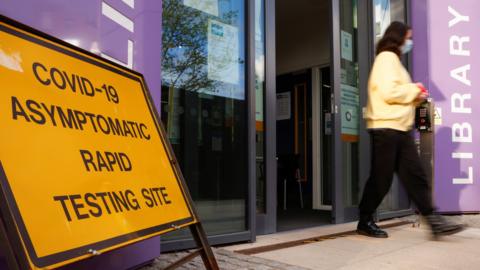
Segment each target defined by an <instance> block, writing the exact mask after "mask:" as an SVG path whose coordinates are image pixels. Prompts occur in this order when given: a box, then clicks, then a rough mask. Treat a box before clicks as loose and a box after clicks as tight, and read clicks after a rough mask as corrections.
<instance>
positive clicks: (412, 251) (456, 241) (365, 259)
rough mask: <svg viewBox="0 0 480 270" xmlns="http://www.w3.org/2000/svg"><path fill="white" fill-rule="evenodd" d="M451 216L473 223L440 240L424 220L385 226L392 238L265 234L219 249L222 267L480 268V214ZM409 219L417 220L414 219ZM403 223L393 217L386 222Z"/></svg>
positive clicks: (164, 260)
mask: <svg viewBox="0 0 480 270" xmlns="http://www.w3.org/2000/svg"><path fill="white" fill-rule="evenodd" d="M452 219H455V220H458V221H462V222H464V223H467V224H469V225H470V226H472V227H469V228H468V229H466V230H465V231H463V232H461V233H459V234H456V235H452V236H448V237H444V238H442V239H441V240H434V239H432V237H431V235H430V231H429V228H428V226H426V225H425V224H422V225H421V226H420V227H412V225H411V224H409V225H402V226H397V227H391V228H388V229H386V230H387V232H388V233H389V235H390V237H389V238H387V239H375V238H369V237H365V236H360V235H356V234H354V233H353V234H352V233H350V234H348V233H347V234H346V235H342V236H339V235H338V233H341V232H349V231H352V230H354V229H355V223H347V224H341V225H335V226H323V227H316V228H309V229H304V230H297V231H291V232H284V233H277V234H272V235H266V236H260V237H258V239H257V242H256V243H248V244H240V245H233V246H228V247H222V248H216V249H215V253H216V257H217V261H218V262H219V265H220V268H221V269H228V270H230V269H265V270H274V269H278V270H283V269H285V270H287V269H291V270H303V269H314V270H330V269H341V270H350V269H352V270H353V269H355V270H362V269H382V270H383V269H386V270H390V269H392V270H393V269H395V270H397V269H398V270H401V269H408V270H410V269H426V270H433V269H448V270H450V269H452V270H457V269H458V270H460V269H468V270H470V269H480V228H478V227H479V226H480V222H478V221H479V220H480V216H464V217H462V216H460V217H452ZM404 220H405V219H404ZM407 220H414V219H413V218H411V217H410V218H407ZM398 221H399V220H391V221H387V222H384V223H383V224H384V225H385V224H387V225H388V224H392V223H395V222H398ZM322 235H336V236H334V237H327V238H326V239H325V238H319V240H318V241H302V242H303V243H302V244H299V245H295V246H293V247H289V248H282V249H277V250H273V251H267V252H260V253H255V252H252V253H253V254H251V255H243V254H239V253H238V252H243V251H258V250H261V248H264V247H265V246H270V245H278V244H282V243H285V242H292V241H297V240H299V239H309V238H311V237H314V236H315V237H316V236H322ZM259 247H260V249H258V248H259ZM244 253H245V252H244ZM184 254H185V253H181V254H179V253H170V254H163V255H162V256H160V257H159V258H158V259H157V261H156V262H155V263H154V264H153V265H152V266H150V267H146V268H144V269H142V270H154V269H155V270H157V269H164V267H165V266H166V265H167V264H168V262H173V261H175V260H176V259H177V258H179V257H180V256H181V255H184ZM247 254H250V253H248V252H247ZM179 269H182V270H185V269H204V268H203V266H202V263H201V260H200V259H199V258H197V259H195V260H194V261H192V262H190V263H189V264H187V265H185V266H183V267H182V268H179Z"/></svg>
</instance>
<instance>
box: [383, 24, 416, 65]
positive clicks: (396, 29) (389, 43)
mask: <svg viewBox="0 0 480 270" xmlns="http://www.w3.org/2000/svg"><path fill="white" fill-rule="evenodd" d="M410 29H411V28H410V26H408V25H406V24H404V23H402V22H392V23H391V24H390V25H389V26H388V28H387V30H385V34H383V37H382V39H380V41H378V44H377V50H376V52H377V55H378V54H379V53H381V52H385V51H387V52H393V53H395V54H397V55H398V57H400V56H401V54H402V51H401V50H400V47H401V46H402V45H403V42H405V37H406V36H407V32H408V30H410Z"/></svg>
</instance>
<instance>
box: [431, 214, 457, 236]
mask: <svg viewBox="0 0 480 270" xmlns="http://www.w3.org/2000/svg"><path fill="white" fill-rule="evenodd" d="M425 218H426V219H427V222H428V224H429V225H430V228H431V229H432V234H433V235H434V236H444V235H451V234H454V233H458V232H461V231H463V230H464V229H465V226H464V225H463V224H457V223H453V222H450V221H448V220H446V219H445V218H444V217H442V216H440V215H437V214H431V215H428V216H425Z"/></svg>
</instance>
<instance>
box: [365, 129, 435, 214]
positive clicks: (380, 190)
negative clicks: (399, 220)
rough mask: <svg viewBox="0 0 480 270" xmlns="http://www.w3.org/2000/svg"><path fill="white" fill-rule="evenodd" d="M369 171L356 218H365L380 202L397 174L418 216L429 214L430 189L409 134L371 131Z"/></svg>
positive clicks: (430, 206) (431, 210)
mask: <svg viewBox="0 0 480 270" xmlns="http://www.w3.org/2000/svg"><path fill="white" fill-rule="evenodd" d="M369 133H370V138H371V149H372V151H371V155H372V159H371V168H370V178H369V179H368V180H367V184H366V185H365V189H364V191H363V197H362V201H361V202H360V205H359V209H360V216H361V217H363V218H369V217H371V216H372V215H373V213H374V212H375V210H376V209H377V207H378V206H379V205H380V203H381V202H382V200H383V198H384V197H385V195H386V194H387V192H388V190H389V189H390V186H391V185H392V180H393V173H394V172H397V174H398V176H399V178H400V180H401V181H402V182H403V185H404V186H405V189H406V190H407V193H408V195H409V196H410V198H411V199H412V200H413V202H414V203H415V204H416V206H417V208H418V210H419V211H420V213H422V215H429V214H431V213H432V212H433V205H432V196H431V187H430V184H429V183H428V179H427V175H426V174H425V170H424V168H423V167H422V165H421V163H420V158H419V156H418V152H417V149H416V146H415V143H414V140H413V136H412V134H411V132H402V131H398V130H393V129H372V130H370V131H369Z"/></svg>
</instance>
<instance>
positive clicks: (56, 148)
mask: <svg viewBox="0 0 480 270" xmlns="http://www.w3.org/2000/svg"><path fill="white" fill-rule="evenodd" d="M0 85H1V91H0V130H1V132H0V187H1V190H0V200H1V202H0V203H1V219H2V221H3V224H5V225H4V226H0V227H1V228H0V229H1V231H0V234H1V235H2V237H3V238H4V239H3V240H4V241H2V242H3V244H4V249H6V250H7V253H8V254H10V255H14V256H10V257H9V258H10V259H9V263H10V266H11V267H16V268H18V269H52V268H57V267H60V266H63V265H66V264H69V263H72V262H75V261H78V260H82V259H85V258H89V257H91V256H95V255H98V254H102V253H104V252H108V251H109V250H112V249H116V248H118V247H122V246H125V245H128V244H131V243H134V242H138V241H141V240H144V239H147V238H150V237H153V236H156V235H159V234H162V233H166V232H169V231H172V230H176V229H179V228H184V227H190V228H191V230H192V233H193V234H194V237H195V239H196V240H197V243H198V244H199V245H201V246H202V248H201V250H200V252H199V253H200V254H201V255H202V258H203V259H204V262H205V263H206V266H207V267H208V268H209V269H216V268H218V267H217V264H216V261H215V258H214V257H213V253H212V251H211V249H210V247H209V246H208V242H207V241H206V237H205V233H204V231H203V229H202V227H201V224H200V222H199V220H198V218H197V215H196V212H195V209H194V208H193V204H192V201H191V198H190V195H189V193H188V190H187V188H186V185H185V182H184V180H183V177H182V174H181V172H180V169H179V167H178V165H177V163H176V161H175V157H174V154H173V152H172V150H171V147H170V144H169V142H168V140H167V139H166V135H165V132H164V130H163V127H162V125H161V123H160V121H159V117H158V116H157V113H156V110H155V108H154V105H153V103H152V101H151V98H150V95H149V92H148V90H147V88H146V84H145V81H144V78H143V76H142V75H141V74H139V73H137V72H134V71H132V70H129V69H126V68H124V67H121V66H119V65H117V64H114V63H112V62H109V61H107V60H105V59H102V58H100V57H98V56H96V55H93V54H91V53H89V52H87V51H84V50H81V49H78V48H75V47H73V46H71V45H69V44H67V43H65V42H63V41H60V40H58V39H55V38H53V37H50V36H48V35H46V34H43V33H41V32H38V31H36V30H34V29H31V28H29V27H26V26H24V25H21V24H19V23H17V22H14V21H12V20H10V19H8V18H4V17H1V18H0Z"/></svg>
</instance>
